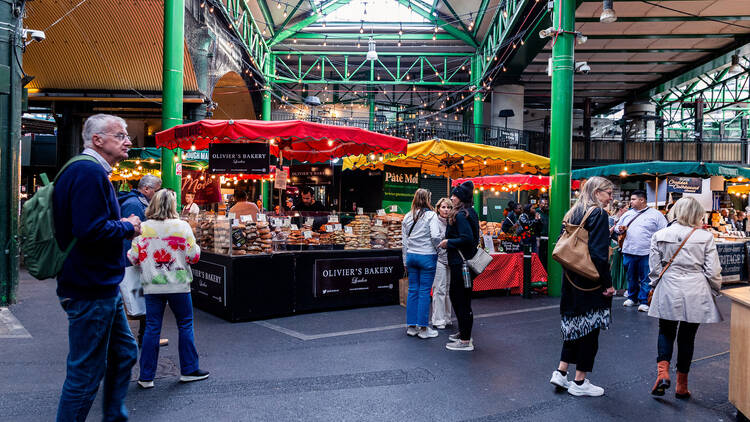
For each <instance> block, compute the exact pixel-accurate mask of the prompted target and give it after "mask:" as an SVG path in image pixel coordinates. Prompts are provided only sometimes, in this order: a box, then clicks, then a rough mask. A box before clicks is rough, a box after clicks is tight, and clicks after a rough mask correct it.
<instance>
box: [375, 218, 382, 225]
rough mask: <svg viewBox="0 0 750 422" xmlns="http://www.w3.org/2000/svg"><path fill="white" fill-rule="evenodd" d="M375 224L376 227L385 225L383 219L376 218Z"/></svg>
mask: <svg viewBox="0 0 750 422" xmlns="http://www.w3.org/2000/svg"><path fill="white" fill-rule="evenodd" d="M375 226H376V227H383V220H381V219H379V218H376V219H375Z"/></svg>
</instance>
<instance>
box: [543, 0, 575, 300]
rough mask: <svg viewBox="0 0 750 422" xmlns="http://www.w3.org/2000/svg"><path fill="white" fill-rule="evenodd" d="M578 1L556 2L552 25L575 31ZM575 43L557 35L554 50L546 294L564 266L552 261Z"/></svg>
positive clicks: (562, 194)
mask: <svg viewBox="0 0 750 422" xmlns="http://www.w3.org/2000/svg"><path fill="white" fill-rule="evenodd" d="M575 4H576V2H575V0H555V5H554V13H552V16H553V22H552V26H553V27H554V28H557V29H559V30H564V31H571V32H572V31H574V30H575V28H574V26H575V25H574V24H575V10H576V6H575ZM573 41H574V35H573V34H570V33H561V34H559V35H557V40H556V41H555V46H554V47H553V48H552V113H551V115H552V121H551V131H550V210H549V245H548V248H547V256H548V258H547V266H548V278H547V291H548V292H549V295H550V296H559V295H560V288H561V283H562V267H560V264H558V263H557V262H556V261H555V260H554V259H552V250H553V249H554V247H555V243H557V239H558V238H559V237H560V230H561V229H562V219H563V217H564V216H565V212H567V210H568V208H570V150H571V136H572V131H573V127H572V124H573V62H574V58H573Z"/></svg>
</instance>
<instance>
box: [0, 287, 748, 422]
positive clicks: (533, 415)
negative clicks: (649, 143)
mask: <svg viewBox="0 0 750 422" xmlns="http://www.w3.org/2000/svg"><path fill="white" fill-rule="evenodd" d="M54 288H55V285H54V283H53V282H49V281H47V282H40V281H36V280H31V279H29V277H28V276H27V275H23V276H22V282H21V286H20V291H19V304H17V305H14V306H12V307H11V308H10V311H11V312H12V314H13V315H14V316H15V317H16V318H17V319H18V321H19V322H20V323H21V324H22V325H23V327H24V328H25V330H27V331H28V333H29V334H30V335H31V337H28V336H23V335H21V336H15V337H12V338H8V337H2V336H0V421H14V422H15V421H46V420H53V419H54V414H55V409H56V405H57V399H58V395H59V391H60V387H61V385H62V382H63V379H64V377H65V357H66V353H67V332H66V320H65V316H64V313H63V311H62V310H61V309H60V306H59V305H58V304H57V301H56V297H55V294H54ZM719 303H720V305H721V308H722V312H723V313H724V315H725V317H728V316H729V301H728V300H727V299H725V298H720V299H719ZM556 304H557V301H556V300H555V299H551V298H536V299H533V300H526V301H524V300H522V299H520V298H518V297H488V298H483V299H478V300H476V301H475V306H474V310H475V313H476V314H477V315H478V317H477V319H476V321H475V341H476V344H477V350H476V351H475V352H474V353H462V352H450V351H448V350H446V349H445V348H444V344H445V342H446V337H447V332H441V334H440V337H438V338H436V339H431V340H420V339H416V338H408V337H407V336H406V335H405V334H404V330H403V329H401V328H393V327H395V326H398V325H399V324H401V323H403V319H404V310H403V308H401V307H398V306H388V307H378V308H367V309H357V310H345V311H338V312H327V313H319V314H310V315H300V316H294V317H289V318H279V319H274V320H268V321H264V322H260V323H252V322H250V323H239V324H230V323H227V322H225V321H223V320H220V319H218V318H215V317H213V316H211V315H208V314H206V313H204V312H201V311H196V337H197V343H198V350H199V352H200V357H201V366H202V367H203V368H204V369H207V370H209V371H211V377H210V378H209V379H208V380H206V381H203V382H200V383H194V384H188V385H181V384H179V383H178V382H177V373H178V370H177V366H176V365H177V363H178V362H179V360H178V356H177V348H176V340H177V333H176V329H175V324H174V321H173V318H172V317H171V314H168V315H167V317H166V318H165V321H166V323H165V330H164V333H165V334H164V335H165V336H166V337H168V338H169V339H170V341H171V345H170V346H167V347H165V348H162V349H161V350H162V354H161V357H160V369H159V371H160V372H159V374H158V375H157V379H156V388H154V389H153V390H148V391H142V390H138V389H137V388H136V386H135V383H132V385H131V389H130V392H129V394H128V399H127V404H128V408H129V409H130V415H131V420H133V421H184V420H215V421H240V420H242V421H244V420H258V421H298V420H306V421H307V420H320V421H331V420H335V421H339V420H341V421H349V420H357V421H360V420H365V421H370V420H371V421H384V420H386V421H404V420H409V421H410V422H415V421H431V420H441V421H464V420H479V421H504V420H513V421H540V420H563V419H566V420H575V421H597V422H601V421H607V420H631V421H654V420H661V421H678V420H680V421H691V422H693V421H728V420H734V414H735V412H734V408H733V406H732V405H731V404H730V403H728V401H727V388H728V386H727V376H728V368H729V354H728V350H729V324H728V323H727V322H724V323H722V324H715V325H710V326H709V325H706V326H703V327H701V329H700V330H699V331H698V338H697V341H696V348H695V359H696V362H695V363H694V365H693V370H692V371H691V373H690V376H691V390H692V391H693V399H691V400H690V401H680V400H676V399H675V398H674V395H673V394H674V390H670V392H669V393H668V394H667V396H665V398H664V399H663V400H656V399H654V398H652V397H651V396H650V395H649V394H648V392H649V389H650V387H651V384H652V382H653V376H654V374H655V372H656V368H655V367H656V364H655V352H656V333H657V325H656V321H655V320H653V319H651V318H648V317H646V316H645V315H644V314H638V313H637V312H636V311H635V310H633V309H623V308H622V306H621V304H622V299H621V298H620V299H616V302H615V306H614V315H613V318H614V323H613V328H612V329H611V330H610V331H607V332H604V333H603V334H602V336H601V338H600V350H599V356H598V359H597V363H596V366H595V368H594V371H595V372H594V373H593V374H591V377H590V378H591V379H592V381H594V383H596V384H598V385H601V386H603V387H604V388H605V389H606V394H605V396H604V397H600V398H575V397H572V396H569V395H568V394H567V393H565V392H562V393H559V392H555V390H554V388H553V387H552V386H551V385H550V384H549V383H548V380H549V376H550V374H551V372H552V371H553V370H554V369H555V367H556V365H557V361H558V359H559V348H560V334H559V316H558V312H557V309H556ZM0 322H2V321H0ZM0 325H2V324H0ZM14 330H16V331H15V332H20V331H18V327H14ZM100 417H101V410H100V403H99V401H98V400H97V403H95V404H94V408H93V409H92V413H91V415H90V418H89V420H99V419H100Z"/></svg>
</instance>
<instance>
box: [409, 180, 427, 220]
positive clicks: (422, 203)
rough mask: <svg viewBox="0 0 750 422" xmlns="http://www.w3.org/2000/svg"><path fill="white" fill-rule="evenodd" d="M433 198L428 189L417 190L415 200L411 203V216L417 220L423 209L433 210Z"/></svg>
mask: <svg viewBox="0 0 750 422" xmlns="http://www.w3.org/2000/svg"><path fill="white" fill-rule="evenodd" d="M431 198H432V192H430V191H428V190H427V189H421V188H420V189H417V191H416V192H414V199H413V200H412V201H411V216H412V217H413V218H414V219H415V220H416V218H417V212H419V210H421V209H423V208H427V209H428V210H432V205H430V199H431Z"/></svg>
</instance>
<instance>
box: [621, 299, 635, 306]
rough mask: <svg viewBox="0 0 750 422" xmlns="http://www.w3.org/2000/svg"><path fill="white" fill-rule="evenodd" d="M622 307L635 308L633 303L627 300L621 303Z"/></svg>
mask: <svg viewBox="0 0 750 422" xmlns="http://www.w3.org/2000/svg"><path fill="white" fill-rule="evenodd" d="M622 306H625V307H627V308H629V307H631V306H635V302H633V301H632V300H630V299H628V300H626V301H625V302H623V303H622Z"/></svg>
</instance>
